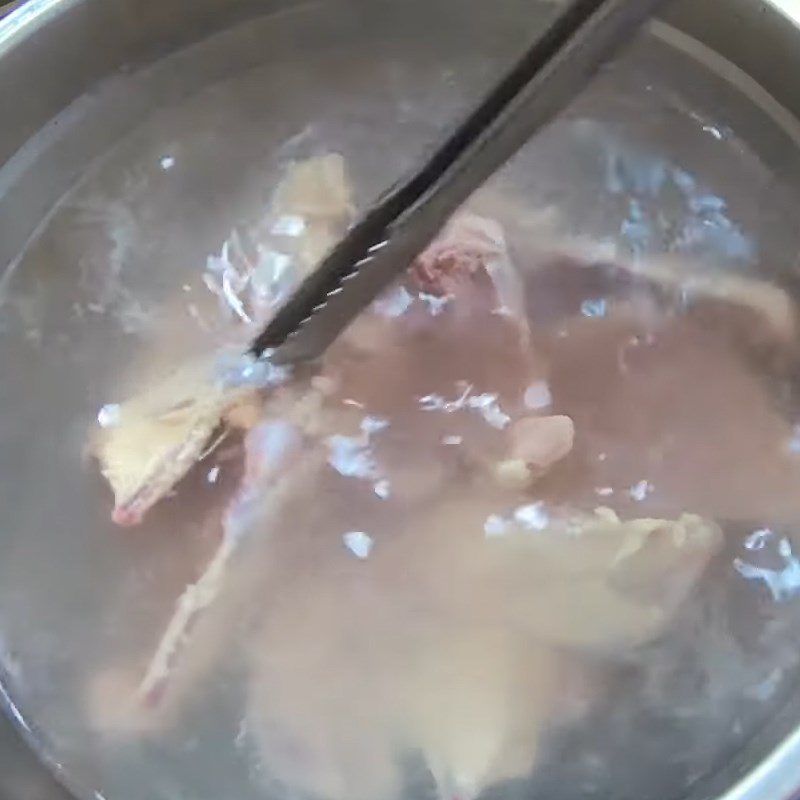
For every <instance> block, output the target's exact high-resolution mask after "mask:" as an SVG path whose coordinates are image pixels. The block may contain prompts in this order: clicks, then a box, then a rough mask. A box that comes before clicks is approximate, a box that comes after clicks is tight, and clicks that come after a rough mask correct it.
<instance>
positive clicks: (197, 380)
mask: <svg viewBox="0 0 800 800" xmlns="http://www.w3.org/2000/svg"><path fill="white" fill-rule="evenodd" d="M352 211H353V207H352V201H351V190H350V185H349V182H348V180H347V176H346V173H345V167H344V161H343V159H342V158H341V156H339V155H338V154H328V155H325V156H318V157H314V158H310V159H308V160H306V161H301V162H297V163H295V164H293V165H291V166H290V168H289V169H288V170H287V173H286V175H285V176H284V178H283V180H282V181H281V183H280V184H279V185H278V187H277V189H276V190H275V195H274V197H273V200H272V209H271V211H270V217H271V218H273V219H274V224H273V227H274V228H276V229H278V230H286V231H288V233H290V234H291V235H290V236H285V237H284V239H285V240H286V241H284V242H283V245H284V246H285V249H287V250H290V251H291V252H290V254H289V255H287V254H284V260H286V261H287V262H288V263H289V264H290V266H289V267H288V268H286V269H283V270H282V271H281V274H280V275H277V274H275V269H274V264H272V262H270V261H269V260H267V263H266V264H261V263H259V264H255V265H249V264H243V265H240V268H239V269H238V270H234V268H233V267H232V266H228V267H226V269H227V270H228V272H231V271H235V280H234V278H232V277H231V276H230V275H229V274H223V275H221V276H216V278H215V280H214V281H211V282H209V284H208V285H209V287H214V288H215V291H217V292H218V293H219V295H220V297H221V298H223V299H224V300H225V301H226V302H229V303H234V304H235V305H236V307H237V308H239V309H240V311H241V314H242V315H244V316H245V318H246V320H248V321H252V322H255V323H259V322H264V321H265V319H266V318H267V317H268V316H269V314H271V313H272V312H273V311H274V308H275V306H276V304H277V303H278V302H280V300H281V298H282V297H284V296H285V294H286V293H287V292H288V291H290V290H291V287H292V286H293V285H296V284H297V282H299V281H300V280H301V279H302V278H303V277H304V276H305V275H306V274H307V273H308V272H309V271H310V270H311V269H313V267H314V265H315V264H316V261H317V260H318V259H319V258H320V257H321V256H322V254H324V252H325V250H326V249H327V248H328V247H329V246H330V244H331V243H332V242H333V241H334V240H335V237H336V236H337V235H339V234H340V233H341V231H342V230H344V228H345V227H346V225H347V223H348V221H349V219H350V217H351V215H352ZM281 225H283V228H281ZM287 226H289V227H288V228H287ZM290 256H291V257H290ZM273 260H274V259H273ZM217 278H218V281H217ZM233 284H236V286H237V288H238V292H239V294H237V295H236V296H235V297H233V296H231V293H232V292H233V291H234V289H233V288H232V285H233ZM245 296H246V297H247V298H249V300H248V301H247V302H245ZM183 302H184V300H181V303H183ZM248 314H249V316H248ZM167 316H168V317H169V316H170V315H167ZM174 316H175V317H176V318H177V319H180V320H182V322H181V327H182V328H183V330H180V329H176V328H175V326H174V324H173V323H172V321H171V319H167V322H166V326H165V331H164V336H165V339H164V340H159V342H158V343H156V344H155V345H154V346H153V352H152V353H150V354H149V355H145V356H144V357H143V359H142V361H143V362H145V363H146V362H147V361H148V358H149V359H150V360H151V361H159V362H163V361H164V358H163V354H162V353H159V350H162V351H165V352H171V353H176V352H183V351H184V350H186V346H185V344H184V345H183V346H182V345H181V344H180V342H182V341H183V340H184V339H185V338H186V331H187V329H188V328H189V327H190V326H187V325H186V323H185V318H184V315H183V314H177V313H176V314H175V315H174ZM252 330H253V328H252V326H249V325H246V326H241V325H236V324H234V323H230V324H229V325H228V329H227V338H228V339H229V341H230V346H229V347H224V348H221V349H218V346H215V345H213V344H212V343H210V342H209V341H208V337H207V336H201V335H200V334H199V333H198V332H197V331H196V330H195V331H194V334H195V335H194V336H193V344H194V347H197V346H198V343H199V346H201V347H206V348H208V349H209V350H213V351H214V352H213V354H212V355H210V356H196V357H192V356H190V357H188V358H186V357H184V359H183V361H184V364H183V365H182V366H179V365H178V364H179V363H180V362H178V364H176V366H175V367H173V368H169V369H164V370H162V372H163V373H165V374H166V377H164V376H163V375H162V376H156V377H155V378H154V379H150V380H146V381H145V383H144V386H143V388H141V389H139V391H137V393H136V394H134V395H133V396H132V397H131V398H130V399H128V400H126V401H125V402H122V403H120V404H118V405H116V404H115V405H111V406H108V408H109V409H113V418H112V419H106V425H105V426H103V425H102V424H101V425H100V426H99V428H98V429H97V430H95V431H93V432H92V434H91V437H90V450H91V452H92V453H93V454H94V456H95V457H96V458H97V460H98V462H99V464H100V470H101V472H102V474H103V475H104V477H105V478H106V479H107V481H108V483H109V485H110V486H111V489H112V491H113V492H114V512H113V520H114V521H115V522H116V523H118V524H120V525H135V524H137V523H138V522H140V521H141V519H142V517H143V516H144V514H146V513H147V511H148V510H149V509H150V508H151V507H152V506H153V505H154V504H155V503H157V502H158V501H159V500H160V499H161V498H162V497H164V496H165V495H166V494H168V493H169V492H170V491H171V490H172V489H173V487H174V486H175V485H176V484H177V483H178V482H179V481H180V480H181V479H182V478H183V477H184V476H185V475H186V473H187V472H188V471H189V470H190V469H191V468H192V466H193V465H194V464H195V463H196V462H197V461H198V460H200V458H201V457H202V455H203V454H204V452H206V450H207V448H208V446H209V442H210V441H211V439H212V436H213V434H215V432H219V431H220V430H221V429H224V428H225V427H226V426H234V427H236V426H244V427H249V426H250V425H252V424H254V422H255V421H256V420H257V416H258V413H257V410H256V411H254V408H255V409H257V407H258V405H259V404H260V400H259V396H258V391H257V390H256V389H255V388H254V387H253V386H251V385H244V386H242V385H241V384H240V382H237V381H234V382H232V383H231V382H226V381H225V380H222V379H221V376H220V369H219V364H220V361H230V359H231V357H232V354H235V353H236V352H237V351H240V352H243V351H244V350H245V348H246V346H247V340H248V337H249V336H251V335H252ZM245 367H246V365H244V364H243V368H245ZM141 371H142V370H141V369H140V368H137V372H138V373H141ZM148 371H150V370H148ZM273 377H275V376H273ZM273 382H274V381H272V380H268V381H267V385H271V384H272V383H273ZM245 383H247V382H245ZM108 416H109V415H107V417H108Z"/></svg>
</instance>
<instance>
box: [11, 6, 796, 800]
mask: <svg viewBox="0 0 800 800" xmlns="http://www.w3.org/2000/svg"><path fill="white" fill-rule="evenodd" d="M354 2H356V4H358V5H359V6H360V7H361V8H360V12H361V13H363V14H365V15H370V14H378V13H382V11H383V10H384V9H385V8H387V7H388V6H389V5H390V2H389V0H370V1H369V2H367V0H364V1H363V2H359V0H354ZM285 5H286V4H285V3H284V2H281V0H160V1H159V2H152V1H151V0H32V2H30V3H28V4H27V5H26V6H24V7H23V8H21V9H19V10H17V11H16V12H15V13H14V14H12V15H10V16H9V17H7V18H6V19H4V20H3V21H2V22H1V23H0V108H3V109H4V112H5V113H3V114H2V116H1V117H0V165H2V166H0V265H6V264H9V263H12V262H13V261H14V258H15V256H16V255H17V254H18V253H19V251H20V250H21V248H22V247H23V245H24V244H25V242H26V240H27V239H28V238H29V237H30V236H31V235H32V234H33V232H34V231H35V229H36V227H37V225H39V224H40V223H41V221H42V220H43V219H45V218H46V216H47V214H48V213H49V211H50V209H51V208H52V207H53V204H54V203H55V202H56V201H57V200H58V199H59V198H60V197H61V195H62V194H63V193H64V191H65V190H66V189H67V188H68V187H69V186H71V185H72V184H73V183H74V182H75V181H76V180H77V179H78V177H79V176H80V175H81V173H82V171H83V170H84V169H85V167H86V165H87V164H88V163H89V162H90V161H91V159H93V158H94V157H95V156H96V155H97V153H99V152H103V151H105V150H106V149H108V148H109V147H110V146H112V144H113V143H114V141H115V140H116V139H117V138H119V137H121V136H122V134H123V133H124V132H125V131H126V130H127V129H129V128H130V127H131V126H132V125H134V124H135V123H136V121H137V119H139V118H140V117H141V116H142V115H143V114H144V113H145V112H146V110H147V109H148V108H150V107H151V106H152V105H153V104H154V103H156V104H164V105H168V104H169V103H170V102H171V101H172V100H174V98H175V97H176V96H177V94H178V93H182V92H186V91H190V90H191V86H192V84H191V81H190V80H189V79H187V81H186V83H185V84H184V85H182V86H181V87H175V86H171V85H170V86H158V87H155V88H154V87H147V91H144V90H142V91H138V89H137V86H138V85H137V84H134V85H133V86H132V88H131V87H129V88H126V89H124V90H123V91H121V92H120V91H117V88H118V87H115V85H114V81H113V78H114V76H115V75H118V74H120V72H122V71H128V72H130V71H132V70H134V69H135V68H136V67H137V65H143V64H147V63H148V62H150V61H152V60H154V59H156V58H158V57H159V56H160V55H162V54H164V53H168V52H173V51H175V50H176V49H178V48H180V47H182V46H184V45H186V44H189V43H191V42H193V41H196V40H199V39H200V38H202V37H204V36H205V35H207V34H208V33H210V32H212V31H215V30H219V29H221V28H223V27H225V26H228V25H230V24H232V23H233V22H234V21H236V20H241V19H245V18H247V17H249V16H251V15H253V14H256V13H258V14H261V13H269V12H271V11H274V10H278V9H280V8H282V7H284V6H285ZM664 19H665V22H666V23H668V26H658V28H657V32H658V34H659V35H660V36H662V37H663V38H666V39H668V40H669V41H670V42H671V43H673V44H674V45H675V46H676V47H680V48H682V49H684V50H685V52H687V53H689V54H691V55H692V56H693V57H696V58H697V59H698V60H699V61H702V63H703V64H704V66H705V67H706V68H709V69H712V70H714V71H715V72H716V73H717V74H718V75H719V76H720V78H721V79H722V81H723V82H725V87H726V88H723V89H721V91H730V92H745V93H747V95H748V97H749V99H750V100H751V102H752V103H753V104H754V106H756V107H758V108H759V109H760V111H761V112H762V113H761V114H760V116H759V117H758V118H755V117H743V118H742V119H737V120H735V123H736V126H737V129H738V130H739V131H740V133H742V134H743V135H744V136H745V137H748V136H750V137H752V138H753V139H756V138H757V139H758V140H759V141H760V142H761V145H762V146H761V148H760V149H761V151H762V152H765V153H767V154H768V155H767V158H768V159H769V160H770V161H771V162H772V163H773V165H774V166H775V168H776V169H779V170H781V171H783V172H785V173H787V174H791V173H792V172H795V173H800V165H798V155H797V154H798V150H797V145H798V142H799V141H800V135H799V134H798V131H800V126H798V124H797V121H796V118H797V117H800V31H798V29H797V28H796V27H794V26H793V25H792V24H790V22H789V20H788V19H787V18H786V17H784V16H783V15H782V14H780V13H779V12H778V11H777V10H776V9H775V7H774V6H773V5H772V4H771V3H766V2H759V1H758V0H680V1H679V2H676V3H675V5H674V6H673V7H671V8H670V10H669V12H668V13H667V14H666V15H665V18H664ZM237 58H238V62H237V63H234V64H226V65H219V64H209V65H208V66H207V69H208V70H209V74H210V72H211V71H212V70H215V69H218V70H222V69H230V70H235V69H239V68H243V67H244V66H246V65H247V64H248V63H255V62H257V60H258V58H259V49H258V42H253V43H252V47H251V48H250V49H247V48H245V49H243V50H242V51H241V52H239V53H238V54H237ZM207 79H208V75H206V74H197V75H192V76H191V80H194V81H195V84H194V85H196V86H200V85H202V84H203V82H204V81H206V80H207ZM115 91H117V94H116V95H115V94H114V93H115ZM104 93H106V94H107V95H108V96H113V97H115V98H116V100H115V102H116V106H114V107H115V109H116V110H117V113H116V115H115V117H114V121H113V122H114V124H112V125H106V126H104V127H103V128H102V130H100V129H98V130H97V132H96V133H93V134H92V135H89V136H87V135H85V129H82V130H81V131H79V132H76V129H75V127H74V126H72V125H71V119H72V116H71V115H74V113H75V104H76V101H79V100H80V99H84V100H85V102H86V105H85V106H84V109H83V111H84V113H87V114H92V113H94V110H93V109H94V106H92V100H93V99H96V98H97V97H98V96H100V95H103V94H104ZM8 110H12V111H11V113H9V111H8ZM37 132H41V136H42V137H44V141H45V145H44V146H42V139H41V138H40V142H39V149H38V150H37V151H36V152H35V153H34V152H32V151H31V150H30V148H29V147H27V146H26V142H28V140H29V139H30V137H31V136H32V135H33V134H34V133H37ZM79 133H80V135H79ZM48 137H49V138H48ZM47 142H49V143H50V144H51V145H52V146H50V147H48V146H47ZM56 143H57V144H58V145H59V147H58V148H56V147H55V146H54V145H55V144H56ZM65 154H66V155H65ZM34 160H35V161H36V163H37V169H36V170H33V169H32V164H33V162H34ZM2 287H3V278H2V277H0V292H2ZM0 699H2V701H3V704H4V705H5V706H6V710H7V711H9V712H10V711H11V710H12V709H11V707H10V704H9V703H8V698H0ZM799 726H800V688H799V689H798V692H797V693H796V694H795V696H794V697H792V698H790V699H789V700H788V701H787V702H786V703H785V705H784V706H783V708H782V710H781V713H780V714H778V715H777V716H776V717H775V718H773V719H772V720H771V721H770V723H769V724H768V725H767V726H766V727H765V728H764V729H763V730H762V731H761V732H759V733H758V735H756V736H755V737H754V738H753V739H751V740H750V741H749V743H748V745H747V746H746V747H745V748H744V749H743V750H742V751H741V752H739V753H738V754H737V755H736V756H735V758H733V759H732V760H731V762H730V763H729V764H728V765H727V766H726V768H725V769H723V770H722V771H720V772H719V773H717V774H715V775H713V776H711V777H710V778H708V779H707V780H705V781H702V782H700V783H698V784H696V786H695V788H694V790H693V792H692V793H691V795H690V796H688V797H686V798H684V800H707V799H708V800H710V799H712V798H724V800H783V799H784V798H787V799H788V798H789V797H790V796H791V794H792V793H793V792H794V791H795V790H796V788H797V787H798V785H800V727H799ZM21 730H22V728H20V727H19V726H13V725H12V724H11V723H10V722H8V721H6V722H4V724H3V725H2V726H0V797H2V798H4V799H5V798H8V800H64V798H66V797H67V796H68V795H67V794H66V793H65V792H64V791H63V790H62V789H60V788H59V787H58V785H57V783H56V782H55V781H54V780H53V778H52V777H51V774H50V772H49V771H48V770H47V769H45V768H44V767H43V766H42V765H41V764H40V762H38V761H37V759H36V758H35V757H34V756H33V754H32V753H31V751H30V750H29V749H28V748H27V746H26V745H25V744H24V742H23V740H22V738H21V737H20V735H19V733H20V731H21ZM51 766H53V765H51ZM110 800H111V799H110ZM665 800H667V799H666V798H665ZM676 800H677V798H676Z"/></svg>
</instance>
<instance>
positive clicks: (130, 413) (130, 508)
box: [90, 356, 254, 525]
mask: <svg viewBox="0 0 800 800" xmlns="http://www.w3.org/2000/svg"><path fill="white" fill-rule="evenodd" d="M253 400H254V392H253V390H252V389H251V388H249V387H239V388H235V387H229V386H226V385H225V384H224V383H222V382H221V381H220V379H219V375H218V373H217V358H216V356H211V357H209V358H206V359H201V360H199V361H196V362H194V363H190V364H187V365H185V366H184V367H182V368H180V369H178V370H177V371H176V372H175V373H174V374H172V375H170V376H169V377H167V378H165V379H164V380H163V381H160V382H157V383H155V384H153V385H152V386H150V387H149V388H146V389H144V390H143V391H142V392H141V393H140V394H138V395H136V396H135V397H133V398H131V399H130V400H127V401H125V402H123V403H120V404H119V405H118V406H116V408H115V411H114V418H113V421H112V422H111V423H110V424H108V425H107V427H102V426H100V427H99V428H98V429H97V430H96V431H95V432H94V434H93V436H92V440H91V442H90V448H91V452H92V453H93V455H94V456H95V457H96V458H97V460H98V462H99V463H100V470H101V472H102V474H103V476H104V477H105V478H106V480H107V481H108V483H109V485H110V486H111V489H112V491H113V492H114V511H113V517H112V518H113V520H114V522H116V523H117V524H119V525H136V524H137V523H139V522H140V521H141V519H142V517H143V516H144V514H145V513H146V512H147V511H148V510H149V509H150V508H151V506H152V505H153V504H154V503H156V502H158V500H159V499H161V498H162V497H163V496H164V495H165V494H166V493H167V492H169V491H170V490H171V489H172V488H173V486H175V484H176V483H177V482H178V481H179V480H180V479H181V478H183V476H184V475H186V473H187V472H188V471H189V470H190V469H191V468H192V466H194V464H195V463H196V462H197V461H198V459H199V458H200V457H201V456H202V454H203V452H204V450H205V449H206V446H207V445H208V443H209V440H210V439H211V437H212V434H213V433H214V432H215V430H216V429H217V428H218V427H219V425H220V424H221V422H222V419H223V417H224V416H225V414H226V413H227V412H231V411H233V409H234V408H235V407H236V406H237V405H246V404H247V403H249V402H253Z"/></svg>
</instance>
